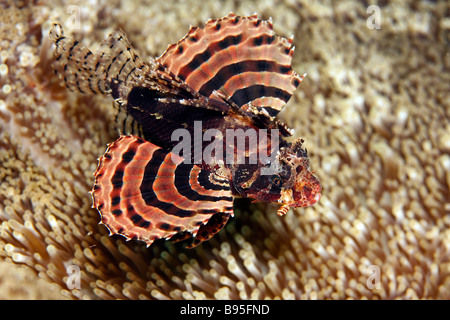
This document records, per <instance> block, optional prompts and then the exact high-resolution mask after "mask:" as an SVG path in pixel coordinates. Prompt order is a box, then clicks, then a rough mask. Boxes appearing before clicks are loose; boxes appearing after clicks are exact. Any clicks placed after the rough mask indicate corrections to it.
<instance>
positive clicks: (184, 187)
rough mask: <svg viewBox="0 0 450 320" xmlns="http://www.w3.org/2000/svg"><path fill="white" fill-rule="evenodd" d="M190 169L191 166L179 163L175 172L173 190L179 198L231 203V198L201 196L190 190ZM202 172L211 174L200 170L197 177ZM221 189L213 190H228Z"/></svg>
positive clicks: (222, 187) (225, 188)
mask: <svg viewBox="0 0 450 320" xmlns="http://www.w3.org/2000/svg"><path fill="white" fill-rule="evenodd" d="M191 169H192V165H187V164H183V163H181V164H180V165H179V166H178V167H177V168H176V170H175V181H174V182H175V188H176V189H177V191H178V193H179V194H180V195H181V196H184V197H186V198H188V199H189V200H192V201H212V202H216V201H221V200H224V201H230V202H232V201H233V197H223V196H222V197H216V196H209V195H202V194H199V193H198V192H196V191H194V190H192V188H191V186H190V184H189V178H190V171H191ZM202 172H206V174H207V175H209V174H211V172H209V171H207V170H201V171H200V173H199V175H200V174H201V173H202ZM220 187H221V188H217V189H215V190H220V191H221V190H227V189H229V188H227V187H224V186H220ZM202 213H208V212H202Z"/></svg>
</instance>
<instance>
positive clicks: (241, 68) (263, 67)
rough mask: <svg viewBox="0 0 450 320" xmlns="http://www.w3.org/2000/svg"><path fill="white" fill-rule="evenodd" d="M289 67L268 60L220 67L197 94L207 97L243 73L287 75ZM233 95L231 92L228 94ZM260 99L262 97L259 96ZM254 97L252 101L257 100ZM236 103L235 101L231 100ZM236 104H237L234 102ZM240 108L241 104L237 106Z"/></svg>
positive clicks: (249, 61)
mask: <svg viewBox="0 0 450 320" xmlns="http://www.w3.org/2000/svg"><path fill="white" fill-rule="evenodd" d="M291 70H292V69H291V67H290V66H283V65H279V64H278V63H277V62H275V61H268V60H246V61H241V62H237V63H233V64H229V65H227V66H224V67H222V68H221V69H220V70H219V71H218V72H217V73H216V74H215V75H214V77H213V78H212V79H211V80H209V81H208V82H206V83H205V84H203V85H202V87H201V88H200V90H199V92H200V93H201V94H203V95H204V96H206V97H209V96H210V95H211V93H212V92H213V91H214V90H219V89H220V88H221V87H222V86H224V85H225V83H226V82H227V81H228V80H229V79H230V78H231V77H233V76H235V75H238V74H244V73H245V72H276V73H283V74H288V73H289V72H290V71H291ZM244 76H245V75H244ZM230 94H231V95H233V92H231V93H230ZM259 97H262V96H259ZM259 97H258V96H256V97H255V98H253V99H252V100H254V99H256V98H259ZM233 101H234V102H236V101H235V100H233ZM236 103H237V102H236ZM238 105H239V106H242V104H239V103H238Z"/></svg>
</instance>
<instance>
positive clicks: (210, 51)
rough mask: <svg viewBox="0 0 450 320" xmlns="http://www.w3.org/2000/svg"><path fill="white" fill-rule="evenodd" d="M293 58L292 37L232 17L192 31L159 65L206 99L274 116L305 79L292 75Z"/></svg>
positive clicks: (267, 24) (265, 25)
mask: <svg viewBox="0 0 450 320" xmlns="http://www.w3.org/2000/svg"><path fill="white" fill-rule="evenodd" d="M293 53H294V47H293V46H292V38H289V39H285V38H283V37H280V36H277V35H276V34H275V33H274V31H273V26H272V22H271V20H269V21H262V20H260V19H258V17H257V15H252V16H249V17H239V16H236V15H234V14H232V13H231V14H229V15H228V16H226V17H224V18H221V19H218V20H210V21H208V22H207V23H206V25H205V27H204V28H191V30H190V31H189V33H188V34H187V35H186V36H185V37H184V38H183V39H181V40H180V41H179V42H178V43H176V44H173V45H171V46H169V48H168V49H167V50H166V52H165V53H164V54H163V55H162V56H161V57H159V58H158V61H160V62H161V63H162V64H163V65H164V66H166V67H167V68H168V69H169V70H170V71H171V72H173V73H174V74H176V75H177V76H178V77H180V78H181V79H183V80H185V81H186V83H188V84H189V85H190V86H191V87H192V88H193V89H194V90H197V91H198V92H199V93H201V94H202V95H204V96H206V97H210V98H215V97H216V96H217V93H220V94H221V95H224V96H225V97H227V99H226V100H231V101H233V103H234V104H236V105H238V106H240V107H241V108H242V109H243V110H244V111H247V110H246V109H247V108H249V106H255V107H257V108H259V109H262V108H264V110H265V111H266V112H267V113H268V114H269V115H270V116H271V117H275V116H276V115H277V114H278V112H279V111H280V110H281V109H282V108H283V106H284V105H285V104H286V102H287V101H288V100H289V99H290V97H291V96H292V94H293V93H294V91H295V89H296V88H297V86H298V85H299V84H300V82H301V81H302V79H303V77H301V76H299V75H298V74H297V73H295V72H294V71H293V70H292V67H291V60H292V56H293ZM249 115H250V116H251V115H252V114H251V113H249Z"/></svg>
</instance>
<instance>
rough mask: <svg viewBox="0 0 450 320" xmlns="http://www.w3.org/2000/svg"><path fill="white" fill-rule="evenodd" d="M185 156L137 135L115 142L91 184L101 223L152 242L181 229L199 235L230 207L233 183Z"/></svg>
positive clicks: (115, 230)
mask: <svg viewBox="0 0 450 320" xmlns="http://www.w3.org/2000/svg"><path fill="white" fill-rule="evenodd" d="M183 160H184V159H183V158H181V157H179V156H177V155H175V154H173V153H170V152H167V151H165V150H163V149H161V148H160V147H158V146H156V145H154V144H152V143H150V142H147V141H145V140H143V139H141V138H138V137H135V136H121V137H120V138H119V139H118V140H116V141H115V142H113V143H111V144H110V145H109V146H108V149H107V151H106V153H105V155H104V156H103V157H102V158H101V159H100V162H99V166H98V168H97V171H96V172H95V184H94V188H93V190H92V196H93V200H94V207H96V208H97V209H98V210H99V211H100V214H101V220H102V223H104V224H105V225H106V226H107V227H108V229H109V230H110V231H111V233H114V234H121V235H123V236H125V237H126V238H127V239H136V240H142V241H145V242H146V243H147V244H148V245H150V244H152V243H153V241H154V240H157V239H170V238H171V237H173V236H175V235H177V234H179V233H183V232H187V233H189V234H191V235H192V236H196V235H197V233H198V231H199V230H201V229H202V226H207V225H208V222H209V221H210V219H211V218H212V217H214V215H215V214H217V213H218V212H224V213H226V214H228V215H229V214H230V213H232V210H233V197H232V194H231V190H230V187H229V185H223V184H221V185H219V184H215V183H213V182H211V181H213V180H211V179H209V175H211V174H212V173H210V172H205V171H204V170H202V169H201V168H200V167H198V166H197V165H192V164H185V163H184V162H183ZM201 238H202V239H203V238H205V237H201Z"/></svg>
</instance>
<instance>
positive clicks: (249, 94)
mask: <svg viewBox="0 0 450 320" xmlns="http://www.w3.org/2000/svg"><path fill="white" fill-rule="evenodd" d="M261 97H276V98H279V99H281V100H283V101H284V102H288V101H289V99H290V98H291V94H290V93H289V92H286V91H284V90H282V89H280V88H276V87H266V86H263V85H254V86H251V87H247V88H243V89H239V90H236V91H235V92H234V93H233V96H232V97H231V100H233V101H234V102H235V103H236V104H237V105H238V106H243V105H244V104H247V103H249V102H250V101H253V100H255V99H258V98H261Z"/></svg>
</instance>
